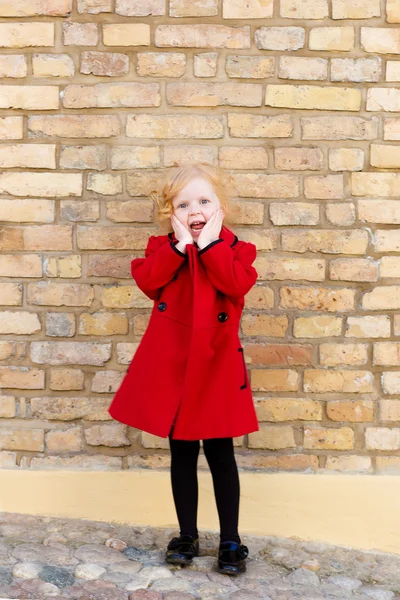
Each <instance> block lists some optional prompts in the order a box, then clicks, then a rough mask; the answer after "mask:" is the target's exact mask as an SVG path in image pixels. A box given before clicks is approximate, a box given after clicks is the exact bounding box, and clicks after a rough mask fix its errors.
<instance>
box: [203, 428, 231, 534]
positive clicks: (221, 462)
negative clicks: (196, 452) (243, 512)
mask: <svg viewBox="0 0 400 600" xmlns="http://www.w3.org/2000/svg"><path fill="white" fill-rule="evenodd" d="M203 445H204V454H205V456H206V459H207V462H208V464H209V466H210V471H211V475H212V478H213V484H214V493H215V500H216V503H217V510H218V516H219V522H220V528H221V535H220V539H221V542H225V541H228V540H229V541H233V542H237V543H238V544H240V537H239V533H238V521H239V499H240V483H239V473H238V469H237V465H236V460H235V453H234V449H233V439H232V438H214V439H209V440H204V441H203Z"/></svg>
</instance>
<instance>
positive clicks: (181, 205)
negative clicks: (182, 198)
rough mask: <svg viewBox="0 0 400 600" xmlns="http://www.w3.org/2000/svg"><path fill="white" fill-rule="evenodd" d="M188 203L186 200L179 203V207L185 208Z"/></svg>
mask: <svg viewBox="0 0 400 600" xmlns="http://www.w3.org/2000/svg"><path fill="white" fill-rule="evenodd" d="M185 206H186V204H185V202H182V203H181V204H178V208H185Z"/></svg>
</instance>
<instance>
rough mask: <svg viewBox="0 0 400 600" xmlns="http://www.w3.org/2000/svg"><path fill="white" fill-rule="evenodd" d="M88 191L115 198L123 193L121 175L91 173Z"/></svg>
mask: <svg viewBox="0 0 400 600" xmlns="http://www.w3.org/2000/svg"><path fill="white" fill-rule="evenodd" d="M87 189H88V190H91V191H92V192H96V193H97V194H101V195H102V196H115V195H116V194H120V193H121V192H122V179H121V175H109V174H106V173H104V174H103V173H89V177H88V182H87Z"/></svg>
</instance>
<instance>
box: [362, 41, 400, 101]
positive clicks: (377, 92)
mask: <svg viewBox="0 0 400 600" xmlns="http://www.w3.org/2000/svg"><path fill="white" fill-rule="evenodd" d="M399 53H400V48H399ZM367 110H375V111H389V112H398V111H399V110H400V90H398V89H397V88H378V87H376V88H370V89H369V90H368V92H367Z"/></svg>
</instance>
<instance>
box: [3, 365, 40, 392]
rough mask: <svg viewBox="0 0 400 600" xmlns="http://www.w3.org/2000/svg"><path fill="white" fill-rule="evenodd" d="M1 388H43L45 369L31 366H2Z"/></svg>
mask: <svg viewBox="0 0 400 600" xmlns="http://www.w3.org/2000/svg"><path fill="white" fill-rule="evenodd" d="M0 386H1V388H17V389H20V390H43V389H44V371H42V370H40V369H32V368H30V367H14V366H9V367H0Z"/></svg>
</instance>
